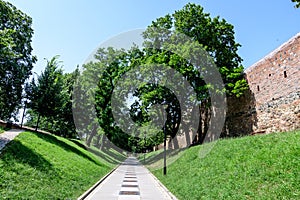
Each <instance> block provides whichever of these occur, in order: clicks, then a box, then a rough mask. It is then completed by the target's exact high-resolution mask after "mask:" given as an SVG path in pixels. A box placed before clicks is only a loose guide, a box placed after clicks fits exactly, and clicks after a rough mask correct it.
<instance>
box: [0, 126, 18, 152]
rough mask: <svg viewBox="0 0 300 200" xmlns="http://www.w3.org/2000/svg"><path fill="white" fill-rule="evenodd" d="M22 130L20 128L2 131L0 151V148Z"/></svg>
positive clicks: (0, 149)
mask: <svg viewBox="0 0 300 200" xmlns="http://www.w3.org/2000/svg"><path fill="white" fill-rule="evenodd" d="M23 131H24V130H20V129H11V130H9V131H5V132H4V133H1V134H0V153H1V151H2V149H3V148H4V147H5V146H6V145H7V144H8V143H9V142H10V141H12V140H13V139H15V137H17V136H18V135H19V134H20V133H22V132H23Z"/></svg>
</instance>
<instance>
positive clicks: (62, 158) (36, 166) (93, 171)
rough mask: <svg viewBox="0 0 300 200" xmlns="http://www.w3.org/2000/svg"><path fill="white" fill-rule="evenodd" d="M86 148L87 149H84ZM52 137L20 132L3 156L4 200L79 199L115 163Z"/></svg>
mask: <svg viewBox="0 0 300 200" xmlns="http://www.w3.org/2000/svg"><path fill="white" fill-rule="evenodd" d="M82 147H84V146H82ZM82 147H81V146H79V145H77V143H75V142H73V141H70V140H67V139H64V138H61V137H56V136H52V135H46V134H40V133H30V132H24V133H21V134H20V135H19V136H18V137H17V138H16V139H15V140H14V141H12V142H11V143H10V144H9V145H8V146H7V147H6V148H5V149H4V151H3V152H2V153H1V155H0V180H1V182H0V196H1V199H76V198H78V197H79V196H80V195H81V194H83V193H84V192H85V191H86V190H87V189H88V188H90V187H91V186H92V185H93V184H94V183H95V182H97V181H98V180H99V179H101V177H103V176H104V175H105V174H107V173H108V172H109V171H110V170H111V169H112V168H113V167H115V166H116V164H115V163H111V161H110V160H111V154H117V153H116V152H107V153H109V154H107V153H105V152H99V154H100V155H101V156H103V157H102V158H101V159H100V158H99V157H97V156H96V155H95V154H93V153H91V152H90V151H87V150H85V149H84V148H82ZM113 157H114V158H116V157H117V156H113Z"/></svg>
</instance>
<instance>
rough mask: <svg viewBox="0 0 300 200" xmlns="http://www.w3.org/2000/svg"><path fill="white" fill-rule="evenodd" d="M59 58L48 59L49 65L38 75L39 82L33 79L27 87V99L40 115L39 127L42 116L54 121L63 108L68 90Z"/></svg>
mask: <svg viewBox="0 0 300 200" xmlns="http://www.w3.org/2000/svg"><path fill="white" fill-rule="evenodd" d="M57 59H58V56H56V57H53V58H52V59H51V60H50V61H47V66H46V68H45V70H44V72H42V73H41V75H39V76H38V78H37V82H36V81H35V79H32V81H31V83H30V84H28V85H27V87H26V94H27V99H29V100H30V102H29V107H30V108H31V109H32V110H33V111H35V112H36V113H37V115H38V120H37V127H38V123H39V120H40V117H46V118H47V119H48V120H49V122H51V123H53V122H54V120H55V117H57V116H58V114H59V113H60V112H61V109H62V108H63V104H64V98H65V95H66V90H65V88H64V80H63V72H62V69H61V68H60V66H59V62H58V60H57Z"/></svg>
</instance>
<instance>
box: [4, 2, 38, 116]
mask: <svg viewBox="0 0 300 200" xmlns="http://www.w3.org/2000/svg"><path fill="white" fill-rule="evenodd" d="M31 25H32V20H31V18H30V17H28V16H27V15H26V14H24V13H22V12H21V11H20V10H18V9H16V7H14V6H13V5H12V4H10V3H7V2H5V1H2V0H0V102H1V103H0V119H4V120H8V119H10V118H11V117H12V116H14V112H16V109H17V108H18V107H19V106H20V104H21V99H22V90H23V88H22V86H23V84H24V82H25V80H26V79H27V78H28V77H29V75H30V74H31V69H32V67H33V64H34V63H35V62H36V57H34V56H32V55H31V52H32V47H31V38H32V35H33V30H32V28H31Z"/></svg>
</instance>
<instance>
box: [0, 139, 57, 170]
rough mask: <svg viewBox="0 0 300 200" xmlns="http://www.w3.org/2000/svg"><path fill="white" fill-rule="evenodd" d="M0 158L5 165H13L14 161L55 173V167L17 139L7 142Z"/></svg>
mask: <svg viewBox="0 0 300 200" xmlns="http://www.w3.org/2000/svg"><path fill="white" fill-rule="evenodd" d="M0 159H1V160H2V161H3V162H4V163H5V165H7V166H14V165H16V163H22V164H25V165H29V166H30V167H32V168H34V169H36V170H39V171H42V172H44V173H53V172H54V173H55V169H54V168H53V166H52V164H51V163H50V162H49V161H48V160H46V159H45V158H43V156H42V155H40V154H38V153H36V152H35V151H32V149H29V148H28V147H26V146H24V145H23V144H22V143H21V142H19V141H17V140H13V141H11V142H10V143H9V144H7V146H6V147H5V149H4V152H2V154H1V155H0ZM4 167H5V166H4Z"/></svg>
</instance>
